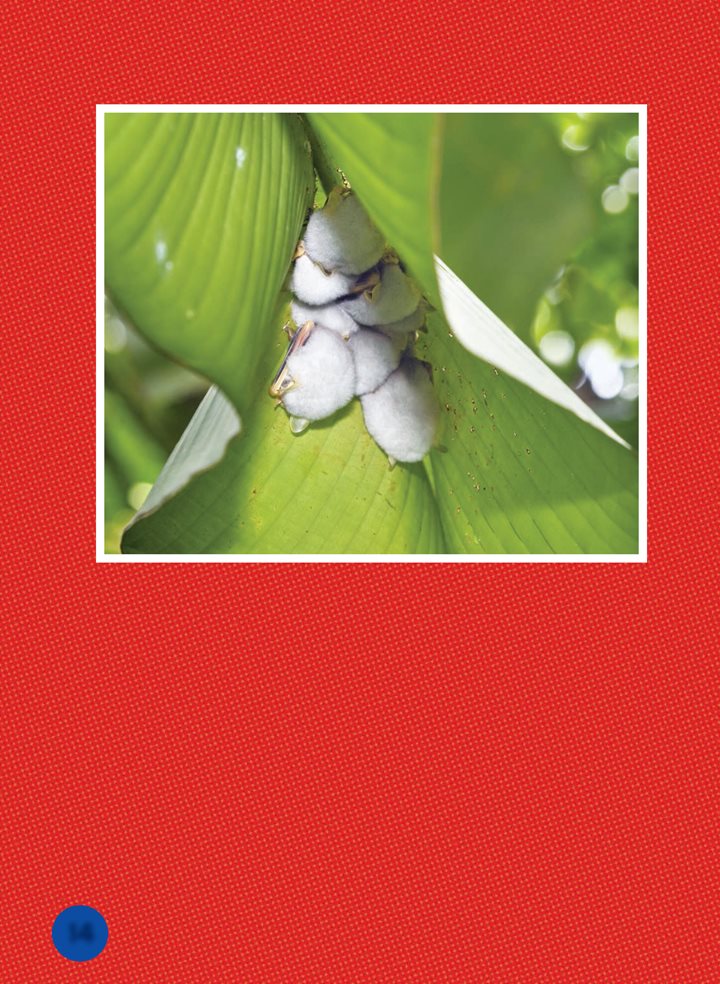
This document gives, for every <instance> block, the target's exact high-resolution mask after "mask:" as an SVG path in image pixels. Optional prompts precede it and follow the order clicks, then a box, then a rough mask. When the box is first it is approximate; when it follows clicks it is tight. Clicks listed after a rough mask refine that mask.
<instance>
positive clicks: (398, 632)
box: [0, 0, 720, 984]
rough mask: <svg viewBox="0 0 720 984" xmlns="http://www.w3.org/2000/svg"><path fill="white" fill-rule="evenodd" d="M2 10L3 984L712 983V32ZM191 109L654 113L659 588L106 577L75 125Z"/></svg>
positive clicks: (102, 8) (222, 13)
mask: <svg viewBox="0 0 720 984" xmlns="http://www.w3.org/2000/svg"><path fill="white" fill-rule="evenodd" d="M3 20H4V22H5V23H4V29H3V52H2V57H0V78H2V87H3V92H4V95H5V99H4V104H5V107H6V116H5V126H4V128H3V144H4V160H5V169H4V170H5V178H4V180H3V182H2V203H1V205H2V207H1V208H0V217H1V222H2V242H3V257H4V261H3V276H2V277H1V278H0V318H2V342H1V344H2V345H3V348H4V349H5V356H6V357H5V359H4V362H3V364H4V366H6V370H5V389H6V410H5V413H4V421H3V427H2V438H3V443H4V446H5V456H6V457H5V460H6V461H7V462H8V463H9V465H10V468H9V472H8V479H7V480H6V481H7V484H6V486H5V488H6V494H5V519H4V524H3V532H4V536H3V547H2V562H3V567H4V569H5V574H6V586H5V588H4V591H3V607H4V609H5V612H6V615H5V618H4V620H3V622H4V630H5V632H6V642H5V644H4V655H3V660H2V673H3V677H4V681H5V687H4V693H5V697H4V700H3V709H2V715H1V717H0V727H1V728H2V735H1V738H2V749H3V754H2V773H3V777H2V786H3V798H2V816H1V817H0V830H1V831H2V843H1V844H0V857H2V866H3V873H4V877H3V882H4V884H5V888H6V891H7V894H6V896H5V902H4V904H3V908H2V910H1V911H0V944H1V945H2V954H1V955H0V966H1V967H2V970H1V971H0V975H1V976H2V979H3V980H7V981H11V982H22V984H25V982H29V981H32V982H45V981H48V982H54V981H63V980H69V979H70V978H71V977H74V976H75V975H76V974H78V973H81V974H83V975H85V976H86V977H87V979H93V980H95V981H108V982H113V984H117V982H125V981H128V982H138V981H173V982H177V981H183V982H189V981H199V982H200V981H202V982H206V981H221V980H223V981H224V980H227V981H250V982H274V981H282V982H285V981H286V982H292V984H294V982H300V981H308V982H316V981H317V982H332V984H340V982H346V981H347V982H375V981H388V982H399V984H412V982H423V984H425V982H436V981H437V982H443V981H452V982H461V984H465V982H474V981H502V982H505V981H528V982H535V981H551V982H556V981H563V982H565V981H567V982H576V981H577V982H582V984H585V982H588V981H593V982H594V981H613V982H614V981H622V982H628V981H638V982H643V984H647V982H655V981H668V982H677V981H683V982H694V981H716V980H718V979H720V956H719V954H718V947H719V942H718V941H719V939H720V936H719V934H718V929H719V927H718V919H717V915H718V904H717V897H718V889H720V885H719V884H718V881H719V879H718V875H717V872H718V860H719V859H718V853H719V852H718V838H717V826H718V823H717V821H718V817H717V806H718V798H719V797H718V779H717V751H718V724H717V719H718V715H717V705H718V686H717V684H718V681H717V676H718V673H717V665H718V662H717V656H718V650H719V649H720V636H719V634H718V630H717V627H716V622H715V619H714V618H713V612H714V611H715V609H716V607H717V602H716V595H717V560H716V556H717V545H716V541H715V542H713V540H714V538H713V530H715V529H716V526H717V523H716V518H715V517H716V507H715V506H714V505H713V503H714V502H717V499H718V488H717V486H718V480H717V467H716V464H715V462H714V454H713V452H714V450H715V446H716V444H717V436H716V425H715V423H714V422H713V420H712V417H713V409H714V408H715V407H716V406H717V397H716V393H715V384H714V379H713V376H714V366H715V362H716V359H715V349H716V344H717V342H716V332H717V311H718V307H719V302H720V297H719V296H718V277H717V269H716V260H715V258H714V256H715V251H716V235H717V234H716V232H715V230H714V228H713V223H712V220H711V219H712V211H713V208H714V205H716V203H717V201H718V198H719V197H720V196H719V194H718V192H719V191H720V189H719V187H718V184H719V182H718V169H717V154H716V144H715V142H714V141H715V130H716V108H717V106H716V94H717V61H718V52H717V39H718V18H717V9H716V8H715V7H714V5H712V4H710V3H707V2H693V0H690V2H686V3H684V4H681V5H674V6H666V7H661V6H659V5H652V6H648V5H647V4H640V3H638V2H637V0H628V2H626V3H624V4H610V3H607V2H599V3H588V2H586V0H573V2H572V3H570V2H567V0H559V2H557V0H556V2H554V3H552V4H543V3H532V4H531V3H519V2H517V0H504V2H502V3H500V2H498V0H488V2H486V3H484V4H483V5H482V6H479V5H470V4H468V5H467V6H465V7H464V8H449V7H440V8H436V7H434V6H432V5H431V4H429V3H427V2H421V3H420V4H410V3H408V2H407V0H399V2H396V3H394V4H392V5H389V6H388V5H387V4H384V5H380V4H365V5H356V6H354V7H353V6H343V7H337V6H336V7H333V8H328V9H327V11H325V10H324V9H323V8H322V7H318V6H317V5H313V4H311V3H309V2H308V0H295V2H294V3H292V4H280V3H277V2H271V3H266V4H258V3H257V2H255V0H248V2H247V3H245V4H238V3H222V4H221V3H217V2H216V0H211V2H208V3H205V4H203V5H191V4H187V3H182V2H181V3H172V4H170V3H167V2H155V3H153V4H147V3H142V4H139V3H138V4H130V3H127V2H125V3H123V2H119V3H115V4H113V5H109V4H106V3H97V2H96V3H89V2H80V3H78V2H66V3H63V4H59V3H48V4H44V5H39V4H27V5H25V6H23V7H21V6H20V5H17V4H15V5H13V7H12V8H8V9H6V10H5V12H4V14H3ZM197 101H206V102H213V103H214V102H223V103H230V102H236V103H244V102H250V101H251V102H283V103H292V102H318V103H320V102H354V101H358V102H409V103H414V102H459V103H467V102H503V103H506V102H537V103H545V102H572V103H576V102H590V103H596V102H647V103H648V105H649V162H650V165H649V166H650V199H649V230H650V231H649V250H650V260H649V277H650V288H649V314H650V318H649V325H650V327H649V336H650V341H649V363H650V376H651V382H650V432H649V438H650V454H649V461H650V489H649V501H650V512H649V528H650V562H649V564H648V565H624V566H614V565H592V566H579V565H578V566H569V565H568V566H558V565H542V566H532V567H530V566H512V565H485V566H484V565H479V566H447V565H446V566H424V567H422V566H415V565H407V566H401V565H397V566H395V565H392V566H390V565H388V566H334V567H333V566H312V567H286V566H271V565H263V566H234V565H233V566H228V565H207V566H199V565H185V566H179V567H176V566H170V565H166V566H162V565H123V566H109V565H96V564H95V561H94V536H95V523H94V509H95V475H94V413H93V406H94V387H95V366H94V349H95V343H94V337H95V311H94V279H95V267H94V263H95V261H94V230H95V218H94V204H95V202H94V198H95V196H94V181H95V175H94V166H95V165H94V142H95V136H94V116H95V111H94V106H95V103H96V102H190V103H193V102H197ZM713 584H715V588H714V589H713ZM71 903H87V904H90V905H94V906H97V907H98V908H99V909H100V910H101V911H102V912H103V913H104V915H105V916H106V918H107V921H108V924H109V928H110V940H109V943H108V946H107V948H106V950H105V952H104V953H103V954H102V955H101V956H100V957H98V958H97V959H96V960H95V961H93V962H92V963H90V964H87V965H83V966H81V967H80V966H75V965H72V964H70V963H68V962H67V961H65V960H64V959H63V958H62V957H60V956H59V955H58V954H57V953H56V952H55V951H54V949H53V947H52V943H51V938H50V928H51V925H52V921H53V919H54V917H55V915H56V914H57V913H58V912H59V911H60V910H61V909H62V908H64V907H65V906H66V905H69V904H71Z"/></svg>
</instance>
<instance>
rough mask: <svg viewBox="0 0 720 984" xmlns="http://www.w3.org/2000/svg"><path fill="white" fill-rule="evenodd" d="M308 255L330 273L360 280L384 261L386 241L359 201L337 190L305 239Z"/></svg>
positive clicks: (309, 226) (310, 222) (313, 218)
mask: <svg viewBox="0 0 720 984" xmlns="http://www.w3.org/2000/svg"><path fill="white" fill-rule="evenodd" d="M303 244H304V247H305V252H306V253H307V255H308V256H309V257H310V259H311V260H313V261H314V262H315V263H319V264H320V266H322V267H324V268H325V269H326V270H338V271H339V272H340V273H345V274H354V275H355V276H357V275H358V274H360V273H363V272H364V271H365V270H369V269H370V267H373V266H375V264H376V263H377V262H378V261H379V260H380V257H381V256H382V253H383V248H384V245H385V243H384V240H383V237H382V235H381V233H380V232H379V231H378V230H377V228H376V227H375V226H374V225H373V223H372V222H371V220H370V218H369V217H368V215H367V212H366V211H365V209H364V208H363V207H362V205H361V204H360V201H359V199H358V198H357V197H356V196H355V195H354V194H353V193H352V192H350V191H349V190H348V189H346V188H333V190H332V191H331V192H330V194H329V195H328V199H327V202H326V203H325V207H324V208H322V209H318V210H317V211H315V212H313V213H312V215H311V216H310V219H309V220H308V224H307V229H306V230H305V235H304V237H303Z"/></svg>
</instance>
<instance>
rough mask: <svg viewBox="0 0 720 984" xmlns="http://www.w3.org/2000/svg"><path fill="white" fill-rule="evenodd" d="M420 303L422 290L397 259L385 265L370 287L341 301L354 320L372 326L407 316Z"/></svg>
mask: <svg viewBox="0 0 720 984" xmlns="http://www.w3.org/2000/svg"><path fill="white" fill-rule="evenodd" d="M419 304H420V291H419V290H418V288H417V287H416V286H415V284H414V283H413V281H412V280H411V279H410V277H407V276H406V275H405V274H404V273H403V272H402V270H401V269H400V267H399V266H398V264H397V263H388V264H386V265H383V267H382V270H381V279H380V283H379V284H377V285H376V286H375V287H373V288H372V289H371V290H366V291H364V292H363V293H362V294H360V295H359V296H358V297H351V298H348V299H347V300H344V301H343V302H342V306H343V308H344V309H345V310H346V311H347V312H348V314H349V315H350V316H351V317H353V318H354V319H355V321H357V322H358V323H359V324H361V325H370V326H371V327H375V326H376V325H385V324H390V323H391V322H394V321H399V320H400V319H401V318H406V317H407V316H408V315H410V314H412V313H413V312H414V311H415V309H416V308H417V307H418V305H419Z"/></svg>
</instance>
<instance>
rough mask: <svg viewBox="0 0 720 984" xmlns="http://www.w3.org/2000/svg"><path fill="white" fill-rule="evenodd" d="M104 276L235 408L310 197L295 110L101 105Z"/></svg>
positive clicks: (144, 327)
mask: <svg viewBox="0 0 720 984" xmlns="http://www.w3.org/2000/svg"><path fill="white" fill-rule="evenodd" d="M105 182H106V186H105V276H106V282H107V286H108V290H109V292H110V294H111V295H112V298H113V300H114V301H115V302H116V303H117V304H118V305H119V306H120V307H121V308H122V309H124V311H125V312H126V313H127V314H128V315H129V316H130V318H131V320H132V321H133V322H134V323H135V325H136V327H137V328H138V329H139V330H140V331H141V332H142V333H143V334H144V335H145V337H146V338H147V339H149V341H151V342H152V343H153V344H155V345H156V346H157V347H158V348H161V349H163V350H164V351H166V352H168V353H169V354H170V355H172V356H173V357H174V358H176V359H178V360H180V361H181V362H184V363H186V364H187V365H189V366H190V367H191V368H193V369H197V370H199V371H200V372H202V373H204V374H205V375H206V376H208V378H210V379H211V380H213V381H214V382H216V383H219V384H220V385H221V386H222V388H223V389H224V391H225V392H226V393H227V394H228V395H229V396H230V398H231V399H232V400H233V401H234V402H235V404H236V406H237V407H238V408H239V410H240V412H241V413H243V412H244V411H245V409H246V408H247V407H248V406H249V405H250V404H251V403H252V401H253V400H254V399H255V395H256V392H257V390H258V388H259V386H260V385H261V384H262V382H263V380H262V375H261V374H262V371H263V369H262V368H261V363H262V360H263V356H264V355H265V354H266V353H267V348H268V344H269V340H270V338H271V337H272V336H271V332H272V324H273V320H272V319H273V314H274V311H275V308H276V304H277V297H278V292H279V291H280V288H281V286H282V283H283V280H284V278H285V276H286V274H287V271H288V268H289V265H290V261H291V258H292V253H293V250H294V248H295V246H296V244H297V240H298V235H299V233H300V229H301V227H302V223H303V221H304V218H305V212H306V209H307V207H308V205H309V204H310V203H311V201H312V197H313V194H314V187H315V181H314V174H313V168H312V161H311V155H310V145H309V142H308V140H307V137H306V135H305V131H304V129H303V126H302V123H301V122H300V120H299V118H298V117H297V116H296V115H292V114H281V113H221V114H217V113H208V114H202V113H200V114H192V113H162V114H157V113H110V114H108V115H107V116H106V120H105Z"/></svg>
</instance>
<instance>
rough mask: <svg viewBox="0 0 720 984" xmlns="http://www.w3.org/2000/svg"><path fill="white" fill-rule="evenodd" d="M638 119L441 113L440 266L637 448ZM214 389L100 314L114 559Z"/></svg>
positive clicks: (110, 314)
mask: <svg viewBox="0 0 720 984" xmlns="http://www.w3.org/2000/svg"><path fill="white" fill-rule="evenodd" d="M637 134H638V119H637V115H636V114H616V113H601V114H574V113H549V114H529V113H518V114H505V113H502V114H465V113H461V114H448V115H447V116H446V117H445V120H444V127H443V129H442V147H441V164H442V168H441V179H440V187H439V189H438V205H439V216H440V223H439V229H438V233H439V240H440V241H439V253H440V255H441V256H442V257H443V259H444V260H445V261H446V262H447V263H448V264H449V265H450V266H451V267H452V268H453V269H454V270H455V271H456V272H457V274H458V275H459V276H460V277H462V279H463V280H464V281H465V282H466V283H467V284H468V286H469V287H470V288H471V289H472V290H474V291H475V293H477V295H478V296H479V297H481V298H482V299H483V301H485V303H486V304H487V305H488V306H489V307H490V308H491V309H492V310H494V311H495V313H496V314H498V315H499V316H500V317H501V318H502V319H503V320H504V321H505V322H506V323H507V324H508V325H509V326H510V327H511V328H512V329H513V330H514V331H515V332H516V333H517V334H518V335H519V336H520V337H521V338H523V340H524V341H526V342H527V343H528V344H529V345H530V346H531V347H533V348H534V349H535V350H536V351H537V352H539V354H540V356H541V357H542V358H543V359H545V361H546V362H547V363H548V364H549V365H551V367H552V368H553V369H554V371H555V372H557V373H558V375H560V376H561V378H563V379H564V380H565V381H566V382H567V383H568V385H570V386H573V387H574V388H576V389H577V391H578V392H579V394H580V395H581V396H582V397H583V398H584V399H585V400H586V401H587V402H588V403H590V404H591V405H592V407H593V409H595V410H596V412H598V413H599V414H600V416H602V417H603V418H605V419H606V420H608V422H609V423H610V424H611V426H612V427H613V428H614V429H615V430H616V431H618V433H620V434H621V436H622V437H624V438H625V439H626V440H627V441H628V442H629V443H630V444H631V445H632V446H634V447H637V437H638V368H637V358H638V339H637V335H638V195H637V191H638V186H637V181H638V171H637V167H638V139H637ZM207 386H208V383H207V381H206V380H204V379H202V378H201V377H199V376H197V375H196V374H194V373H192V372H189V371H188V370H186V369H184V368H182V367H180V366H178V365H176V364H174V363H172V362H170V361H168V360H167V359H166V358H164V357H163V356H162V355H160V354H158V353H157V352H155V351H154V350H152V349H150V348H149V347H148V345H147V344H146V343H145V342H143V341H142V340H141V339H140V338H139V336H138V335H137V334H136V333H135V332H134V331H133V329H132V327H131V326H130V325H129V324H128V323H127V321H126V320H123V318H122V317H121V315H120V314H119V313H118V312H117V311H116V310H115V309H114V308H113V307H112V306H111V305H109V304H108V306H107V307H106V317H105V445H106V461H105V523H106V543H105V550H106V552H108V553H115V552H118V551H119V539H120V533H121V531H122V528H123V526H124V525H125V524H126V523H127V522H128V521H129V519H130V518H131V516H132V514H133V512H134V511H135V510H136V509H137V508H138V507H139V505H140V504H141V503H142V500H143V499H144V497H145V495H146V494H147V492H148V491H149V488H150V486H151V484H152V483H153V482H154V481H155V479H156V477H157V475H158V473H159V471H160V469H161V468H162V465H163V463H164V462H165V460H166V459H167V457H168V455H169V453H170V452H171V451H172V449H173V447H174V445H175V443H176V442H177V440H178V438H179V437H180V435H181V433H182V431H183V430H184V428H185V426H186V425H187V423H188V421H189V419H190V417H191V416H192V414H193V412H194V410H195V408H196V407H197V404H198V403H199V401H200V399H201V398H202V396H203V395H204V393H205V391H206V389H207Z"/></svg>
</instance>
